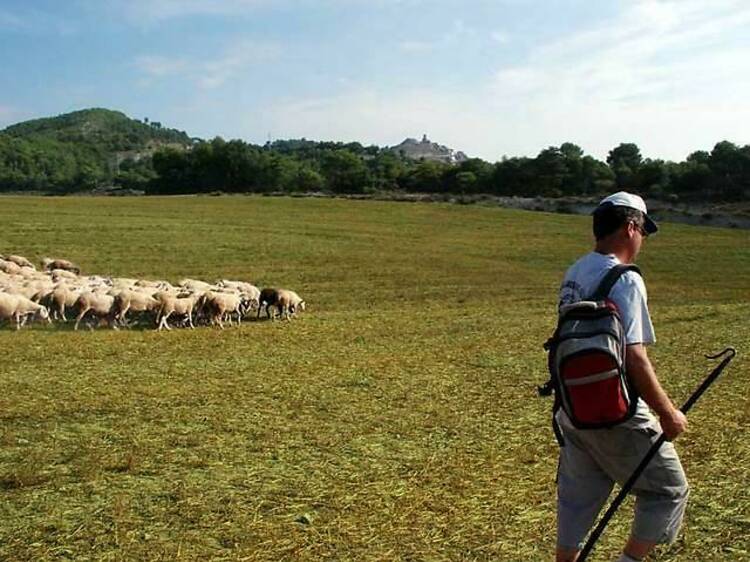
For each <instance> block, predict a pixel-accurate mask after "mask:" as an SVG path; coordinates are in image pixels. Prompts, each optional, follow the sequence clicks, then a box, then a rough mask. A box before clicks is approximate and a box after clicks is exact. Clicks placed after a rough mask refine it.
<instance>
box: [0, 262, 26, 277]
mask: <svg viewBox="0 0 750 562" xmlns="http://www.w3.org/2000/svg"><path fill="white" fill-rule="evenodd" d="M0 271H3V272H5V273H8V274H10V275H18V274H19V273H21V266H20V265H18V264H17V263H14V262H12V261H7V260H0Z"/></svg>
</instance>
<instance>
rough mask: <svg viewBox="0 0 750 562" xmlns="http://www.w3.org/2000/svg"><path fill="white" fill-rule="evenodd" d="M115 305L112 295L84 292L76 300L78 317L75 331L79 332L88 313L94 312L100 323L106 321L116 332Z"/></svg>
mask: <svg viewBox="0 0 750 562" xmlns="http://www.w3.org/2000/svg"><path fill="white" fill-rule="evenodd" d="M114 304H115V297H113V296H112V295H108V294H106V293H101V292H94V291H84V292H83V293H81V296H79V297H78V299H77V300H76V306H77V307H78V316H77V317H76V324H75V328H74V329H75V330H77V329H78V324H79V323H80V322H81V319H83V317H84V316H86V314H87V313H88V312H92V313H93V315H94V316H96V317H97V318H98V319H99V322H101V320H102V319H106V320H107V322H108V323H109V325H110V326H111V327H112V328H114V329H115V330H116V329H117V326H116V325H115V323H114V314H115V313H114Z"/></svg>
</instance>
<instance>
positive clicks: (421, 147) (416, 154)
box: [391, 135, 468, 164]
mask: <svg viewBox="0 0 750 562" xmlns="http://www.w3.org/2000/svg"><path fill="white" fill-rule="evenodd" d="M391 150H392V151H394V152H396V153H398V154H400V155H402V156H405V157H406V158H410V159H412V160H434V161H437V162H445V163H446V164H459V163H461V162H463V161H464V160H468V157H467V156H466V154H464V153H463V152H461V151H457V150H453V149H452V148H448V147H447V146H444V145H442V144H438V143H436V142H432V141H431V140H430V139H428V138H427V135H423V136H422V140H421V141H418V140H417V139H412V138H407V139H406V140H404V142H402V143H401V144H397V145H396V146H393V147H391Z"/></svg>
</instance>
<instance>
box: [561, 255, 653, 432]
mask: <svg viewBox="0 0 750 562" xmlns="http://www.w3.org/2000/svg"><path fill="white" fill-rule="evenodd" d="M619 263H621V262H620V260H618V259H617V258H616V257H615V256H614V255H612V254H606V255H605V254H600V253H598V252H591V253H590V254H586V255H585V256H583V257H582V258H580V259H579V260H578V261H577V262H575V263H574V264H573V265H571V266H570V268H568V271H567V272H566V273H565V277H564V278H563V282H562V285H560V303H559V305H560V306H561V305H564V304H571V303H574V302H578V301H580V300H583V299H585V298H588V297H590V296H591V295H592V294H593V292H594V291H596V288H597V287H598V286H599V283H600V282H601V280H602V279H604V276H605V275H606V274H607V271H609V270H610V269H611V268H612V267H614V266H615V265H617V264H619ZM609 298H610V299H611V300H613V301H614V303H615V304H616V305H617V308H619V309H620V319H621V320H622V326H623V328H624V330H625V343H626V344H627V345H630V344H635V343H642V344H644V345H648V344H651V343H654V342H655V341H656V336H655V335H654V326H653V324H652V323H651V316H650V315H649V313H648V296H647V294H646V285H645V283H644V282H643V278H642V277H641V276H640V275H638V274H637V273H636V272H635V271H626V272H625V273H623V274H622V275H621V276H620V278H619V279H618V280H617V282H616V283H615V284H614V285H613V286H612V290H611V291H610V292H609ZM561 414H562V415H564V414H565V412H564V410H562V409H560V412H558V415H561ZM566 417H567V416H566ZM652 420H653V417H652V416H651V414H650V413H649V409H648V406H647V405H646V403H645V402H644V401H643V398H640V397H639V398H638V406H637V410H636V415H635V416H633V417H632V418H631V419H629V420H628V421H626V422H624V425H625V426H628V427H641V426H649V425H650V424H652V423H653V421H652Z"/></svg>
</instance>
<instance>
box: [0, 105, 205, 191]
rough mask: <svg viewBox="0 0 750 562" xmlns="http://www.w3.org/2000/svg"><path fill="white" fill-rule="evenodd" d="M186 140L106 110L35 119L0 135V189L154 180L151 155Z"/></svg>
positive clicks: (47, 188) (72, 187)
mask: <svg viewBox="0 0 750 562" xmlns="http://www.w3.org/2000/svg"><path fill="white" fill-rule="evenodd" d="M190 144H191V139H190V138H189V137H188V136H187V134H185V133H184V132H182V131H177V130H175V129H167V128H163V127H162V126H161V124H160V123H158V122H151V123H148V122H147V120H146V122H140V121H137V120H135V119H130V118H129V117H128V116H126V115H125V114H124V113H121V112H119V111H111V110H108V109H85V110H82V111H75V112H73V113H67V114H65V115H60V116H58V117H49V118H44V119H34V120H32V121H26V122H23V123H18V124H16V125H11V126H10V127H7V128H6V129H5V130H3V131H0V190H4V191H26V190H30V191H49V192H72V191H87V190H91V189H94V188H96V187H99V186H103V185H109V184H113V183H117V182H122V181H125V182H127V181H130V182H131V183H138V184H146V183H147V182H148V181H150V180H152V179H153V178H154V174H153V168H152V166H151V162H150V156H151V154H152V153H153V152H154V151H156V150H158V149H159V148H163V147H166V146H172V147H181V148H183V149H184V148H185V147H188V146H190Z"/></svg>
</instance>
